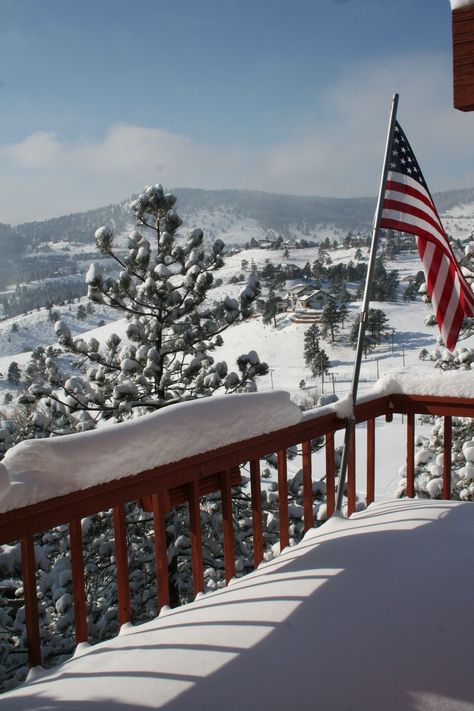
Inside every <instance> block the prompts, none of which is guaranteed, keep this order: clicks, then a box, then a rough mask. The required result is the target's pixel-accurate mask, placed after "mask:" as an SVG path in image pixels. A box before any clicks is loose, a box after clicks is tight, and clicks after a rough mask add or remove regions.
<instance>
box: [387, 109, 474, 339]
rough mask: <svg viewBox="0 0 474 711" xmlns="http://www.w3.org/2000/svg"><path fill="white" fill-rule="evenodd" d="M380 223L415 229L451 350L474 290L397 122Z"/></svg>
mask: <svg viewBox="0 0 474 711" xmlns="http://www.w3.org/2000/svg"><path fill="white" fill-rule="evenodd" d="M380 226H381V227H383V228H387V229H392V230H397V231H399V232H408V233H409V234H413V235H416V240H417V244H418V251H419V253H420V257H421V261H422V264H423V270H424V272H425V277H426V286H427V289H428V293H429V295H430V297H431V301H432V304H433V307H434V310H435V314H436V320H437V321H438V326H439V329H440V332H441V335H442V337H443V340H444V342H445V343H446V346H447V348H448V349H449V350H450V351H452V350H454V348H455V346H456V342H457V340H458V336H459V331H460V328H461V325H462V322H463V319H464V316H474V293H473V292H472V289H471V287H470V286H469V283H468V282H467V281H466V279H465V277H464V275H463V274H462V272H461V268H460V266H459V264H458V262H457V260H456V257H455V256H454V252H453V250H452V248H451V245H450V244H449V240H448V237H447V235H446V233H445V231H444V229H443V225H442V224H441V220H440V218H439V215H438V212H437V210H436V207H435V204H434V202H433V199H432V197H431V195H430V191H429V190H428V186H427V185H426V182H425V179H424V177H423V174H422V172H421V170H420V166H419V165H418V162H417V160H416V158H415V156H414V154H413V151H412V149H411V147H410V144H409V143H408V141H407V139H406V136H405V134H404V133H403V131H402V129H401V128H400V125H399V124H398V122H396V123H395V130H394V137H393V143H392V150H391V156H390V162H389V172H388V175H387V182H386V185H385V194H384V201H383V211H382V220H381V223H380Z"/></svg>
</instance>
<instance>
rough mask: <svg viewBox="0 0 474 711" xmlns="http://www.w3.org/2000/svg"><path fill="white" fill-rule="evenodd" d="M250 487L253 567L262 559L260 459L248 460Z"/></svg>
mask: <svg viewBox="0 0 474 711" xmlns="http://www.w3.org/2000/svg"><path fill="white" fill-rule="evenodd" d="M250 488H251V492H252V529H253V567H254V568H257V567H258V566H259V565H260V563H261V562H262V560H263V522H262V487H261V482H260V460H259V459H252V461H251V462H250Z"/></svg>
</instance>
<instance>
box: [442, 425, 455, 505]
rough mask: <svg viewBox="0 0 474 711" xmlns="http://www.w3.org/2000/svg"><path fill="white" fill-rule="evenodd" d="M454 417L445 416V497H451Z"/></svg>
mask: <svg viewBox="0 0 474 711" xmlns="http://www.w3.org/2000/svg"><path fill="white" fill-rule="evenodd" d="M452 424H453V418H452V417H449V416H448V415H446V416H445V418H444V456H443V499H450V498H451V445H452V436H453V428H452Z"/></svg>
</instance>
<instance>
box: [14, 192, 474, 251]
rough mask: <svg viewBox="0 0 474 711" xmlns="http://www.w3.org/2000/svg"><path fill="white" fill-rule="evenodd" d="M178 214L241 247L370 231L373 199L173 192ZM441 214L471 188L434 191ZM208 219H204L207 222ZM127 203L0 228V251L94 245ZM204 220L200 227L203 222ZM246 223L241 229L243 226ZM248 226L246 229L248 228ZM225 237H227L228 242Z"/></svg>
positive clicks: (125, 215)
mask: <svg viewBox="0 0 474 711" xmlns="http://www.w3.org/2000/svg"><path fill="white" fill-rule="evenodd" d="M172 192H173V193H174V194H175V195H176V196H177V198H178V212H179V214H180V215H181V217H182V218H183V219H184V220H185V224H186V225H187V226H192V227H194V226H195V227H203V228H205V229H206V230H207V233H208V236H209V237H210V238H214V237H216V236H219V232H220V231H222V233H226V234H227V241H228V242H229V241H231V240H232V241H234V242H236V243H239V242H240V243H244V242H246V241H248V239H249V230H250V233H251V232H252V230H253V231H254V232H255V235H256V236H257V237H262V236H265V234H267V233H273V234H276V235H278V234H281V235H282V236H283V237H289V236H295V234H298V235H299V236H310V237H311V238H314V237H316V238H317V237H318V235H320V234H321V228H324V227H326V228H327V227H331V228H333V229H334V232H335V233H347V232H348V231H353V232H354V231H355V232H357V231H361V232H366V231H367V230H369V229H370V225H371V223H372V218H373V214H374V209H375V198H322V197H302V196H293V195H278V194H274V193H266V192H259V191H254V190H203V189H199V188H176V189H173V190H172ZM434 198H435V202H436V204H437V206H438V209H439V211H440V212H445V211H446V210H449V209H451V208H452V207H455V206H457V205H462V204H467V203H474V188H467V189H463V190H450V191H446V192H441V193H436V194H435V195H434ZM208 217H209V219H207V218H208ZM132 222H133V218H132V215H131V212H130V209H129V201H128V200H125V201H122V202H121V203H117V204H114V205H108V206H106V207H102V208H98V209H96V210H89V211H87V212H81V213H74V214H70V215H64V216H62V217H56V218H53V219H50V220H43V221H41V222H26V223H24V224H20V225H17V226H16V227H13V228H12V227H10V226H9V225H1V224H0V249H2V252H3V253H5V250H6V253H7V254H10V253H11V254H12V256H13V253H18V252H21V251H23V250H24V249H34V248H35V247H37V246H38V245H39V244H41V243H45V242H60V241H66V242H76V243H77V242H80V243H85V244H91V245H92V243H93V235H94V232H95V230H96V229H97V227H99V226H101V225H103V224H109V225H111V226H112V227H113V228H114V230H115V231H116V232H117V233H120V232H123V231H124V230H125V229H126V228H127V227H129V226H130V225H131V223H132ZM203 222H204V223H203ZM244 223H245V225H244ZM249 225H250V226H249ZM229 234H230V235H231V236H230V238H229Z"/></svg>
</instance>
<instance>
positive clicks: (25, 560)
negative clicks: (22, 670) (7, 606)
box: [21, 536, 41, 667]
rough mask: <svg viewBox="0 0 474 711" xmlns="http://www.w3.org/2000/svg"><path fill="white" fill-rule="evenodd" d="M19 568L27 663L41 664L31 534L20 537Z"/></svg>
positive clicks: (33, 552)
mask: <svg viewBox="0 0 474 711" xmlns="http://www.w3.org/2000/svg"><path fill="white" fill-rule="evenodd" d="M21 569H22V576H23V591H24V596H25V624H26V635H27V643H28V665H29V666H30V667H37V666H40V665H41V643H40V633H39V622H38V598H37V595H36V562H35V544H34V541H33V536H27V537H26V538H22V539H21Z"/></svg>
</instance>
